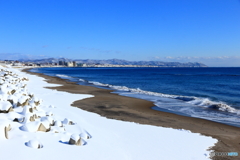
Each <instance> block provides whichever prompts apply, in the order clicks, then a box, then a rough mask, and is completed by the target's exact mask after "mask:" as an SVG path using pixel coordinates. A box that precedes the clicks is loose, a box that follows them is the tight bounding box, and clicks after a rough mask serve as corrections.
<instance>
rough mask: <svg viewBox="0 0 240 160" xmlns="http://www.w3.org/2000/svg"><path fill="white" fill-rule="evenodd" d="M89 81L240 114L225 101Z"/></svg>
mask: <svg viewBox="0 0 240 160" xmlns="http://www.w3.org/2000/svg"><path fill="white" fill-rule="evenodd" d="M81 80H82V79H81ZM84 81H85V80H84ZM88 83H90V84H93V85H96V86H102V87H108V88H111V89H115V90H119V91H125V92H132V93H137V94H144V95H150V96H158V97H164V98H172V99H177V100H181V101H184V102H186V103H190V104H192V105H195V106H199V107H206V108H210V109H215V110H219V111H225V112H230V113H237V114H240V111H239V110H237V109H235V108H233V107H231V106H230V105H227V104H226V103H224V102H215V101H211V100H210V99H208V98H199V97H194V96H181V95H170V94H163V93H157V92H151V91H145V90H141V89H140V88H129V87H126V86H115V85H110V84H104V83H100V82H95V81H88Z"/></svg>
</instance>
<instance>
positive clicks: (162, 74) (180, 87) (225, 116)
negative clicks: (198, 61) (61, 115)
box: [31, 67, 240, 126]
mask: <svg viewBox="0 0 240 160" xmlns="http://www.w3.org/2000/svg"><path fill="white" fill-rule="evenodd" d="M31 71H32V72H38V73H44V74H47V75H51V76H58V77H61V78H66V79H69V80H71V81H77V82H79V84H84V85H95V86H98V87H104V88H111V89H115V90H116V92H117V93H119V94H121V95H125V96H130V97H137V98H142V99H147V100H151V101H153V102H154V103H155V105H156V107H153V109H156V110H161V111H169V112H173V113H176V114H181V115H186V116H192V117H199V118H204V119H209V120H213V121H218V122H221V123H227V124H230V125H235V126H240V123H239V122H240V120H239V118H240V112H239V110H240V68H57V67H56V68H35V69H32V70H31Z"/></svg>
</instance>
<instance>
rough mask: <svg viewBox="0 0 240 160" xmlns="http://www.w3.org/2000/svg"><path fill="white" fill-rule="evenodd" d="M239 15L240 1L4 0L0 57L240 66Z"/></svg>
mask: <svg viewBox="0 0 240 160" xmlns="http://www.w3.org/2000/svg"><path fill="white" fill-rule="evenodd" d="M239 17H240V1H239V0H101V1H100V0H68V1H67V0H58V1H56V0H34V1H33V0H21V1H20V0H0V56H1V58H2V57H3V56H4V58H8V55H18V56H28V57H33V58H39V57H66V58H80V59H111V58H118V59H126V60H166V61H202V62H205V63H208V65H210V66H211V65H212V66H240V18H239ZM236 59H238V60H236ZM232 60H235V61H234V63H233V61H232ZM220 62H221V63H220Z"/></svg>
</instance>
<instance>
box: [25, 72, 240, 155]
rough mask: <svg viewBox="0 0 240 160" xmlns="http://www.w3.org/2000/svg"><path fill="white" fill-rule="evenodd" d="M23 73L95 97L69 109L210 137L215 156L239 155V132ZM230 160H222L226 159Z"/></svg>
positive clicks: (143, 102)
mask: <svg viewBox="0 0 240 160" xmlns="http://www.w3.org/2000/svg"><path fill="white" fill-rule="evenodd" d="M27 70H29V68H27V69H24V70H23V71H24V72H26V73H28V74H33V75H37V76H40V77H43V78H45V79H46V81H47V82H48V83H53V84H61V85H63V86H59V87H48V88H50V89H56V90H58V91H65V92H69V93H75V94H91V95H94V96H95V97H93V98H88V99H84V100H80V101H75V102H73V104H72V106H74V107H78V108H81V109H83V110H86V111H90V112H94V113H97V114H100V115H101V116H104V117H107V118H111V119H117V120H123V121H130V122H135V123H140V124H148V125H154V126H162V127H166V128H175V129H186V130H190V131H192V132H194V133H201V134H202V135H206V136H211V137H213V138H216V139H218V143H217V144H216V145H215V146H214V147H212V149H213V150H214V151H217V152H238V153H240V149H239V146H240V144H239V143H240V140H239V139H240V128H238V127H233V126H228V125H225V124H221V123H217V122H212V121H208V120H204V119H198V118H192V117H184V116H180V115H175V114H172V113H166V112H160V111H156V110H153V109H151V107H152V106H154V104H153V103H152V102H150V101H146V100H142V99H136V98H131V97H125V96H120V95H118V94H114V93H111V92H112V91H113V90H107V89H101V88H96V87H92V86H82V85H78V84H76V83H75V82H69V81H67V80H63V79H61V78H58V77H51V76H46V75H43V74H40V73H32V72H28V71H27ZM228 158H231V159H232V157H224V159H228Z"/></svg>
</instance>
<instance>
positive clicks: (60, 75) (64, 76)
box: [56, 74, 72, 78]
mask: <svg viewBox="0 0 240 160" xmlns="http://www.w3.org/2000/svg"><path fill="white" fill-rule="evenodd" d="M56 76H57V77H62V78H72V77H71V76H67V75H64V74H56Z"/></svg>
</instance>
